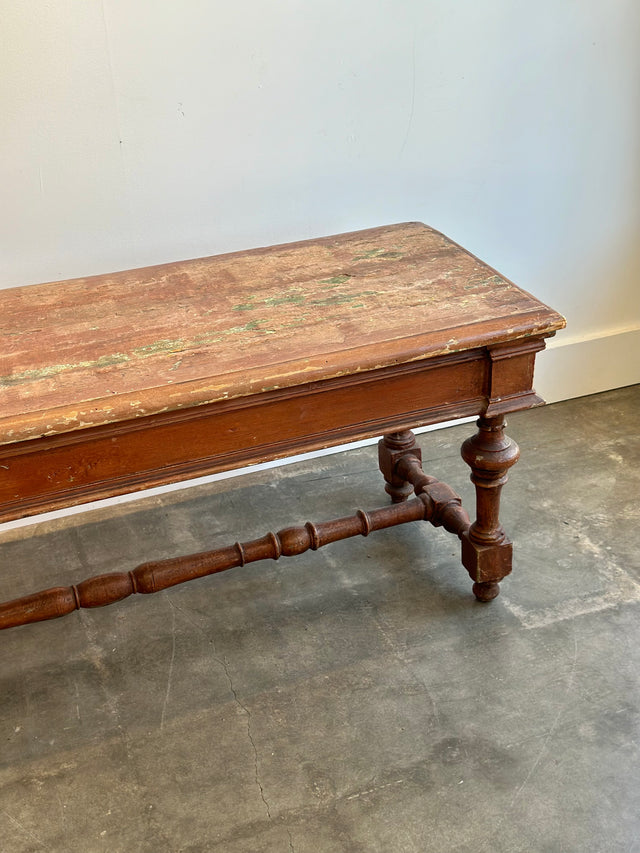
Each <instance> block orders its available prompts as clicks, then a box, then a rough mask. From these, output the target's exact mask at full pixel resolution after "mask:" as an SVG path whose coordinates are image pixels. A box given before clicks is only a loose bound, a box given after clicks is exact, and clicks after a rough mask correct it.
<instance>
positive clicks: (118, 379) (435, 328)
mask: <svg viewBox="0 0 640 853" xmlns="http://www.w3.org/2000/svg"><path fill="white" fill-rule="evenodd" d="M0 323H1V324H2V334H3V340H4V341H5V348H4V349H5V351H4V354H3V359H2V368H1V370H0V373H1V374H2V375H1V376H0V395H1V396H0V400H1V403H2V405H1V407H0V473H1V474H2V476H1V477H0V520H1V521H5V520H9V519H15V518H19V517H23V516H27V515H31V514H34V513H40V512H43V511H47V510H52V509H56V508H59V507H65V506H69V505H72V504H79V503H84V502H87V501H91V500H96V499H98V498H105V497H109V496H113V495H118V494H122V493H124V492H130V491H132V490H136V489H144V488H148V487H150V486H158V485H161V484H164V483H169V482H175V481H179V480H183V479H187V478H191V477H195V476H201V475H205V474H212V473H214V472H217V471H222V470H228V469H231V468H235V467H238V466H244V465H247V464H251V463H256V462H263V461H266V460H271V459H276V458H279V457H283V456H286V455H288V454H293V453H299V452H302V451H308V450H314V449H318V448H322V447H327V446H330V445H336V444H340V443H344V442H346V441H351V440H355V439H362V438H367V437H371V436H376V435H384V436H385V438H384V439H383V440H382V442H381V449H380V464H381V469H382V471H383V474H384V475H385V479H386V482H387V485H386V488H387V491H388V492H389V494H390V495H391V497H392V499H393V501H394V505H393V506H391V507H386V508H384V510H376V511H375V512H378V513H386V515H380V519H383V518H384V520H385V523H384V524H383V525H382V526H389V525H388V524H387V523H386V521H388V520H389V519H391V521H390V523H394V524H395V523H401V522H402V521H405V520H411V519H409V518H404V516H402V513H405V514H408V515H411V514H413V515H414V516H415V517H416V518H418V517H422V518H429V514H431V517H430V518H429V520H431V521H432V522H433V523H444V521H443V516H442V514H443V512H444V507H445V506H449V510H447V511H446V513H445V515H447V514H448V515H449V516H452V513H453V515H455V516H456V519H457V520H456V521H455V523H454V522H452V521H451V520H450V519H449V520H448V522H447V523H448V524H449V526H450V527H451V528H452V530H453V532H455V533H457V534H458V535H459V536H460V537H461V539H462V560H463V563H464V565H465V566H466V567H467V569H468V570H469V572H470V574H471V576H472V578H473V579H474V581H475V587H474V589H475V592H476V595H477V596H478V597H479V598H481V599H487V598H491V597H493V596H494V595H495V594H497V590H498V587H497V582H498V580H500V578H502V577H504V575H505V574H507V573H508V571H510V568H511V544H510V542H509V541H508V540H507V539H506V536H505V534H504V531H503V530H502V527H501V526H500V524H499V521H498V503H499V494H500V489H501V487H502V484H503V483H504V481H505V480H506V472H507V470H508V468H509V466H510V465H512V464H513V463H514V462H515V460H516V458H517V448H516V447H515V445H514V443H513V442H511V441H510V440H509V439H508V438H506V437H505V435H504V420H503V416H504V414H505V413H508V412H512V411H516V410H519V409H525V408H529V407H531V406H536V405H538V404H540V403H542V400H541V399H540V398H539V397H538V396H537V395H536V393H535V391H534V390H533V387H532V380H533V367H534V360H535V355H536V353H537V352H538V351H539V350H541V349H543V348H544V344H545V338H547V337H549V336H550V335H553V334H554V333H555V331H556V330H558V329H560V328H562V327H563V326H564V319H563V318H562V317H561V316H560V315H559V314H557V313H556V312H554V311H552V310H551V309H550V308H548V307H546V306H545V305H543V304H542V303H540V302H539V301H538V300H537V299H535V298H534V297H533V296H531V295H530V294H528V293H526V292H524V291H523V290H521V289H519V288H518V287H516V286H515V285H514V284H512V283H511V282H509V281H508V280H507V279H505V278H504V277H503V276H501V275H500V274H499V273H497V272H496V271H495V270H493V269H491V268H490V267H488V266H486V265H485V264H483V263H482V262H480V261H479V260H478V259H477V258H475V257H474V256H473V255H471V254H469V253H468V252H466V251H464V250H463V249H462V248H460V247H459V246H458V245H456V244H455V243H453V242H452V241H451V240H449V239H448V238H447V237H445V236H444V235H442V234H440V233H439V232H437V231H434V230H433V229H431V228H429V227H427V226H425V225H422V224H421V223H405V224H401V225H392V226H388V227H382V228H374V229H370V230H367V231H360V232H355V233H351V234H342V235H339V236H335V237H327V238H322V239H318V240H309V241H304V242H300V243H293V244H288V245H282V246H275V247H269V248H264V249H255V250H251V251H247V252H237V253H233V254H227V255H219V256H215V257H210V258H204V259H198V260H190V261H183V262H179V263H172V264H165V265H161V266H155V267H148V268H146V269H138V270H129V271H125V272H118V273H113V274H109V275H100V276H94V277H91V278H85V279H77V280H73V281H66V282H56V283H52V284H42V285H36V286H31V287H21V288H15V289H9V290H5V291H0ZM468 415H478V416H480V420H479V427H478V431H477V433H476V435H475V436H474V437H473V438H471V439H470V440H469V441H468V442H466V443H465V446H464V448H463V456H464V459H465V461H466V462H467V463H468V464H469V465H470V466H471V469H472V479H473V481H474V483H475V484H476V487H477V489H476V491H477V496H478V500H477V519H476V521H475V523H474V524H473V525H470V524H469V521H468V517H467V520H466V521H464V518H463V516H466V514H465V513H464V511H463V510H461V509H460V507H459V499H457V498H456V496H455V495H454V493H453V492H451V490H449V491H448V492H447V489H448V487H446V486H445V485H444V484H441V483H437V482H436V481H435V480H434V478H432V477H427V476H426V475H425V474H424V473H423V472H422V471H421V469H420V467H419V453H418V451H417V448H416V445H415V440H414V438H413V435H412V433H411V432H410V431H409V430H410V429H411V428H413V427H416V426H421V425H425V424H433V423H437V422H439V421H443V420H450V419H453V418H459V417H463V416H468ZM439 490H440V492H439ZM412 491H415V494H416V498H414V499H412V500H407V498H408V496H409V494H410V493H411V492H412ZM445 493H446V494H445ZM452 495H453V497H451V496H452ZM445 498H447V500H445ZM438 501H439V503H438ZM443 501H444V503H443ZM456 501H457V503H456ZM407 506H409V507H411V510H407V509H406V507H407ZM438 506H439V507H440V509H437V507H438ZM454 506H458V509H454ZM390 513H391V515H390ZM393 513H395V515H393ZM420 513H421V514H420ZM438 513H439V515H438ZM364 515H367V514H364ZM401 516H402V517H401ZM372 517H373V516H372ZM412 517H413V516H412ZM353 518H358V519H360V520H359V521H358V522H357V524H358V525H359V526H360V529H358V530H355V531H352V532H349V533H346V534H345V535H354V532H355V533H363V532H365V533H366V532H368V531H367V530H365V529H364V528H365V527H366V525H367V522H366V521H363V520H362V517H361V516H354V517H353ZM326 524H330V523H326ZM354 524H356V522H353V524H352V525H351V528H353V526H354ZM370 526H371V525H370ZM445 526H446V525H445ZM311 527H314V525H311ZM343 528H344V529H345V530H346V527H345V526H344V525H343ZM351 528H349V529H350V530H351ZM295 529H296V530H306V531H307V534H304V535H303V534H299V537H298V538H300V536H302V538H303V539H304V538H305V535H306V536H307V539H308V542H307V546H308V547H319V545H322V544H324V542H321V541H320V540H319V539H318V538H317V537H316V540H315V541H314V540H313V537H314V535H315V534H313V532H309V530H308V526H307V527H305V528H295ZM372 529H373V528H372ZM327 535H328V534H327ZM269 537H276V538H277V536H276V534H269ZM269 537H266V538H265V541H266V540H267V539H268V540H269V542H271V543H273V540H272V539H269ZM335 538H344V536H339V537H334V538H333V539H330V541H335ZM232 547H233V548H235V549H236V550H235V552H234V553H235V554H236V557H237V559H236V561H235V563H234V564H235V565H238V564H242V562H246V561H247V553H246V549H245V553H244V556H243V555H242V553H240V552H241V551H242V549H243V546H240V545H238V544H236V545H234V546H232ZM265 547H267V546H265ZM269 547H271V546H269ZM269 547H267V550H269ZM296 547H297V548H300V547H301V544H299V545H298V546H296ZM278 548H280V550H281V551H282V544H281V543H280V545H273V547H272V548H271V550H272V551H273V553H265V554H263V555H262V556H272V557H273V556H274V555H275V556H279V555H278V554H276V553H275V552H276V551H277V550H278ZM238 549H239V550H238ZM222 550H225V549H222ZM263 550H264V548H263ZM303 550H306V548H305V549H303ZM299 552H300V551H296V553H299ZM214 553H216V552H214ZM283 553H284V552H283ZM238 554H239V555H240V556H239V557H238ZM255 558H256V559H259V558H262V557H259V556H256V557H255ZM189 559H193V558H182V560H183V563H182V565H183V568H184V567H185V566H187V563H185V562H184V561H185V560H186V561H188V560H189ZM169 562H171V561H169ZM201 562H202V561H201ZM205 562H206V561H205ZM214 562H215V561H214ZM232 562H233V560H232ZM154 565H155V564H154ZM199 565H200V564H199ZM216 565H217V563H216ZM226 567H227V566H225V568H226ZM192 568H193V567H192ZM201 568H202V567H201ZM215 570H216V571H217V570H219V569H218V568H216V569H215ZM136 571H137V570H136ZM146 571H147V575H148V574H149V572H150V570H146ZM154 571H155V575H154V577H155V580H154V582H153V584H152V586H154V589H153V590H152V589H148V590H147V589H143V588H142V586H143V585H144V584H142V581H140V579H139V578H138V580H136V576H135V573H132V572H128V573H116V574H114V575H110V576H107V577H110V578H113V577H118V578H120V581H119V582H118V583H119V584H120V586H118V584H115V586H117V587H118V592H117V595H116V592H115V591H113V590H112V591H111V592H109V589H110V583H111V586H113V585H114V582H112V581H110V582H107V581H105V580H103V581H101V582H100V583H97V582H96V583H94V584H93V586H92V587H91V589H92V590H93V591H92V593H91V596H93V598H92V597H91V596H89V595H88V593H87V596H85V598H86V602H85V601H83V600H81V599H82V595H80V593H82V589H81V587H82V585H78V586H77V587H69V588H68V589H69V590H72V591H73V592H72V593H68V594H67V596H66V598H65V601H66V604H62V605H60V606H61V608H62V610H64V612H69V609H75V607H76V606H97V605H98V604H103V603H109V601H102V600H97V599H95V594H94V593H95V591H96V590H100V595H102V596H103V597H104V596H106V597H107V598H109V596H111V598H110V600H117V598H122V597H124V595H121V594H120V592H122V591H123V590H124V586H123V584H124V585H126V584H125V581H122V577H125V578H127V579H128V580H127V581H126V583H127V584H128V585H129V587H131V588H130V590H129V592H127V593H126V594H130V593H131V592H146V591H155V589H159V588H163V587H162V581H160V580H159V578H160V575H161V574H162V572H161V571H160V570H159V569H158V568H157V565H156V568H155V570H154ZM172 571H173V574H172V575H171V577H172V578H175V577H176V572H177V571H178V570H172ZM190 571H191V570H186V569H185V572H186V574H187V575H189V576H197V574H193V571H191V574H190ZM194 571H195V570H194ZM185 572H183V574H184V573H185ZM201 573H208V572H205V571H204V570H203V571H201ZM143 574H144V572H139V575H140V577H142V575H143ZM168 576H169V575H167V577H168ZM173 582H178V581H175V580H174V581H173ZM166 585H169V584H168V583H167V584H166ZM57 589H58V590H59V589H67V588H57ZM83 589H85V591H86V589H88V588H87V587H85V588H83ZM78 590H80V593H79V592H78ZM39 595H42V594H39ZM70 595H71V596H72V599H73V600H71V598H69V596H70ZM114 596H115V597H114ZM53 598H54V596H52V595H50V596H49V598H48V599H46V600H47V602H48V604H47V606H45V605H44V603H43V604H42V606H40V607H39V608H38V607H36V606H35V604H33V602H32V605H33V606H32V608H31V611H29V613H28V614H26V615H25V614H23V616H25V618H23V619H22V621H35V619H36V618H52V616H57V615H61V614H59V613H58V612H57V611H56V612H52V613H50V612H49V610H47V607H49V605H51V602H52V601H53ZM94 599H95V600H94ZM34 600H35V599H34ZM44 600H45V599H42V601H43V602H44ZM71 603H73V605H74V606H73V607H70V604H71ZM51 606H53V605H51ZM56 606H57V605H56ZM3 607H4V608H5V610H2V608H3ZM65 607H67V609H66V610H65ZM18 609H19V608H18ZM23 609H24V608H23ZM54 610H55V608H54ZM15 611H16V608H15V607H14V608H13V609H12V610H11V608H9V610H7V605H0V627H9V626H10V625H13V624H21V622H16V621H15V618H16V617H15ZM3 614H4V615H3ZM12 614H13V615H12ZM43 614H44V615H43ZM26 616H29V617H33V618H26ZM3 619H4V620H5V622H7V624H6V625H5V624H4V623H3ZM12 620H13V621H12Z"/></svg>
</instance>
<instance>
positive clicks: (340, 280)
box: [320, 275, 351, 284]
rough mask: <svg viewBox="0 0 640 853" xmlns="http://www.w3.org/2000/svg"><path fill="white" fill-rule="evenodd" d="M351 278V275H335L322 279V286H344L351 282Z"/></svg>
mask: <svg viewBox="0 0 640 853" xmlns="http://www.w3.org/2000/svg"><path fill="white" fill-rule="evenodd" d="M350 278H351V276H350V275H334V276H333V277H332V278H323V279H321V280H320V284H344V283H345V281H349V279H350Z"/></svg>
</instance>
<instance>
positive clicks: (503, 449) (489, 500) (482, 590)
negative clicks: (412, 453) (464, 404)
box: [462, 415, 520, 601]
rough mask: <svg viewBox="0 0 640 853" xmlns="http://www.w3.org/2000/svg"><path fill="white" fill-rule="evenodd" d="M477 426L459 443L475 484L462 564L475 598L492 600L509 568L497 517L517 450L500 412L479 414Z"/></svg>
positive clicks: (506, 543) (508, 547)
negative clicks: (473, 515) (473, 511)
mask: <svg viewBox="0 0 640 853" xmlns="http://www.w3.org/2000/svg"><path fill="white" fill-rule="evenodd" d="M477 425H478V431H477V433H476V434H475V435H474V436H473V437H472V438H468V439H467V440H466V441H465V442H464V444H463V445H462V458H463V459H464V461H465V462H466V463H467V465H469V466H470V467H471V481H472V482H473V484H474V485H475V487H476V520H475V521H474V522H473V524H472V525H471V526H470V527H469V529H468V530H467V531H465V532H464V533H463V535H462V563H463V565H464V567H465V568H466V569H467V571H468V572H469V574H470V575H471V578H472V579H473V580H474V581H475V583H474V584H473V592H474V594H475V596H476V598H477V599H478V600H479V601H491V599H493V598H495V597H496V595H498V593H499V591H500V588H499V586H498V582H499V581H500V580H502V578H504V577H505V576H506V575H508V574H509V572H510V571H511V558H512V549H513V546H512V544H511V542H510V540H509V539H508V538H507V536H506V533H505V532H504V528H503V527H502V525H501V524H500V520H499V517H498V516H499V510H500V492H501V491H502V487H503V486H504V484H505V483H506V482H507V472H508V470H509V468H511V466H512V465H514V464H515V463H516V462H517V461H518V457H519V456H520V451H519V449H518V445H517V444H516V443H515V441H512V440H511V439H510V438H508V436H506V435H505V434H504V428H505V420H504V417H503V416H502V415H499V416H497V417H491V418H486V417H481V418H480V419H479V420H478V421H477Z"/></svg>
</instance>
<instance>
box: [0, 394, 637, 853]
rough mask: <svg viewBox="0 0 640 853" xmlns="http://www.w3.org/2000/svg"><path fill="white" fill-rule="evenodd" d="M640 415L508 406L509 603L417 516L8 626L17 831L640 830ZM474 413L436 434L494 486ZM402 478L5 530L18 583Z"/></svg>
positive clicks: (42, 835) (285, 841)
mask: <svg viewBox="0 0 640 853" xmlns="http://www.w3.org/2000/svg"><path fill="white" fill-rule="evenodd" d="M639 424H640V386H637V387H632V388H627V389H622V390H620V391H614V392H610V393H607V394H603V395H599V396H596V397H591V398H585V399H581V400H575V401H572V402H568V403H562V404H556V405H554V406H549V407H547V408H544V409H539V410H535V411H530V412H524V413H520V414H517V415H513V416H511V418H510V425H509V430H508V432H509V434H510V435H511V436H512V437H513V438H515V439H516V440H517V441H518V443H519V444H520V446H521V449H522V459H521V461H520V462H519V463H518V465H516V466H515V468H514V469H512V473H511V478H510V482H509V484H508V486H507V487H506V489H505V492H504V503H503V508H504V509H503V514H502V517H503V521H504V523H505V526H506V527H507V529H508V531H509V533H510V535H511V537H512V538H513V539H514V540H515V543H516V547H517V556H516V568H515V572H514V575H513V576H512V578H510V579H508V580H506V581H505V582H504V583H503V594H502V595H501V596H500V598H498V599H497V600H496V601H494V602H493V603H491V604H489V605H481V604H477V603H476V602H475V601H474V599H473V597H472V595H471V583H470V581H469V579H468V577H467V576H466V573H465V572H464V570H463V569H462V567H461V566H460V563H459V560H458V556H457V552H458V542H457V540H455V539H454V538H453V537H451V536H450V535H449V534H446V533H444V532H443V531H442V530H435V529H433V528H432V527H430V526H429V525H427V524H425V523H414V524H411V525H405V526H403V527H399V528H395V529H393V530H389V531H383V532H379V533H376V534H373V535H371V536H370V537H369V538H367V539H363V538H360V537H358V538H356V539H352V540H348V541H346V542H342V543H337V544H334V545H333V546H328V547H327V548H326V549H324V550H322V551H319V552H317V553H308V554H305V555H303V556H301V557H298V558H296V559H295V560H286V559H282V560H280V561H279V562H277V563H273V562H264V563H258V564H253V565H251V566H247V567H245V568H244V569H237V570H234V571H231V572H227V573H226V574H223V575H219V576H217V577H214V578H209V579H204V580H201V581H197V582H194V583H192V584H188V585H186V586H183V587H176V588H174V589H172V590H170V591H168V592H164V593H160V594H159V595H157V596H150V597H146V596H136V597H134V598H131V599H129V600H127V601H125V602H121V603H120V604H116V605H114V606H112V607H109V608H105V609H102V610H94V611H83V612H81V613H74V614H72V615H71V616H69V617H67V618H65V619H61V620H57V621H53V622H48V623H42V624H40V625H34V626H28V627H25V628H18V629H14V630H10V631H6V632H4V633H3V634H2V635H1V637H0V642H1V643H2V650H3V651H2V660H3V664H2V679H1V694H0V697H1V698H0V744H1V746H0V839H1V841H0V848H1V850H2V851H7V853H26V851H42V850H51V851H65V853H74V851H77V852H78V853H93V851H109V853H120V851H122V853H138V851H140V853H147V851H148V853H169V852H170V853H179V851H181V853H203V852H204V851H222V852H223V853H272V851H273V853H291V851H295V853H378V851H379V853H396V851H402V853H414V852H415V853H425V851H438V853H443V851H460V853H462V851H465V852H466V851H487V853H489V852H490V853H499V852H500V851H504V853H518V851H523V852H524V851H527V852H529V851H541V853H542V851H544V853H560V852H561V851H572V853H573V851H576V853H578V851H579V853H595V851H602V853H614V851H627V852H628V853H630V851H640V755H639V753H640V747H639V737H640V686H639V679H638V676H639V675H640V620H639V618H638V617H639V616H640V607H639V603H640V557H639V553H638V521H639V516H640V500H639V498H640V443H639V439H638V425H639ZM472 430H473V428H472V426H471V425H462V426H458V427H455V428H452V429H448V430H442V431H439V432H434V433H430V434H427V435H424V436H422V437H421V444H422V447H423V449H424V456H425V469H426V470H427V471H429V472H430V473H433V474H435V475H436V476H438V477H440V478H441V479H443V480H446V481H447V482H450V483H451V485H453V486H454V487H455V488H457V489H458V490H459V491H460V492H461V493H462V494H463V496H464V498H465V502H466V504H467V506H469V507H472V506H473V499H472V493H471V488H472V487H471V484H470V483H469V482H468V480H467V476H468V471H467V469H466V467H465V466H464V464H463V463H462V462H461V460H460V459H459V455H458V448H459V445H460V443H461V441H462V439H463V438H464V437H466V436H467V435H469V434H470V433H471V432H472ZM385 499H386V496H385V495H384V492H383V491H382V485H381V480H380V477H379V475H378V473H377V469H376V460H375V451H374V449H364V450H356V451H351V452H348V453H343V454H339V455H336V456H332V457H327V458H324V459H320V460H315V461H313V462H311V463H301V464H297V465H293V466H289V467H285V468H281V469H278V470H277V471H275V472H267V473H259V474H252V475H248V476H245V477H243V478H240V479H236V480H228V481H225V482H222V483H217V484H214V485H209V486H205V487H198V488H196V489H190V490H184V491H181V492H177V493H174V494H172V495H170V496H165V497H163V498H150V499H145V500H144V501H142V502H138V503H136V504H129V505H126V506H121V507H118V508H113V509H110V510H108V511H107V510H99V511H96V512H92V513H87V514H84V515H82V516H76V517H73V518H68V519H65V520H63V521H57V522H46V523H41V524H39V525H38V526H36V527H31V528H27V529H26V530H22V531H13V532H5V534H4V535H3V537H2V544H1V545H0V556H1V560H2V583H1V585H0V586H1V588H0V596H1V597H2V598H9V597H13V596H15V595H18V594H24V593H27V592H29V591H33V590H35V589H39V588H41V587H46V586H51V585H53V584H55V583H58V582H61V583H71V582H74V581H78V580H80V579H82V578H84V577H85V576H88V575H91V574H95V573H98V572H104V571H111V570H116V569H129V568H132V567H133V566H135V565H136V564H137V563H139V562H143V561H145V560H148V559H151V558H160V557H164V556H170V555H174V554H179V553H187V552H192V551H197V550H202V549H206V548H211V547H216V546H218V545H226V544H229V543H231V542H233V541H234V540H235V539H238V538H239V539H243V540H244V539H249V538H251V537H256V536H259V535H262V534H263V533H265V532H266V531H268V530H277V529H279V528H281V527H285V526H288V525H290V524H293V523H298V522H302V521H305V520H307V519H309V520H315V521H319V520H322V519H326V518H330V517H332V516H334V515H335V516H338V515H342V514H350V513H351V512H352V511H353V510H354V509H355V508H357V507H362V508H367V507H368V508H372V507H375V506H377V505H381V504H383V503H384V502H385Z"/></svg>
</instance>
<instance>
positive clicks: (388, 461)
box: [378, 429, 422, 503]
mask: <svg viewBox="0 0 640 853" xmlns="http://www.w3.org/2000/svg"><path fill="white" fill-rule="evenodd" d="M408 454H409V455H412V456H415V457H416V459H417V460H418V462H422V453H421V451H420V448H419V447H418V445H417V444H416V437H415V435H414V434H413V433H412V432H411V430H410V429H405V430H403V431H402V432H391V433H388V434H387V435H385V436H384V437H383V438H381V439H380V441H379V442H378V462H379V464H380V471H381V472H382V475H383V477H384V480H385V487H384V489H385V492H386V493H387V494H388V495H390V496H391V500H392V501H393V503H402V501H406V499H407V498H408V497H409V495H411V494H413V485H412V484H411V483H409V482H407V481H406V480H404V479H403V478H402V477H401V476H399V475H398V473H397V472H398V462H399V460H400V458H401V457H403V456H406V455H408Z"/></svg>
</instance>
